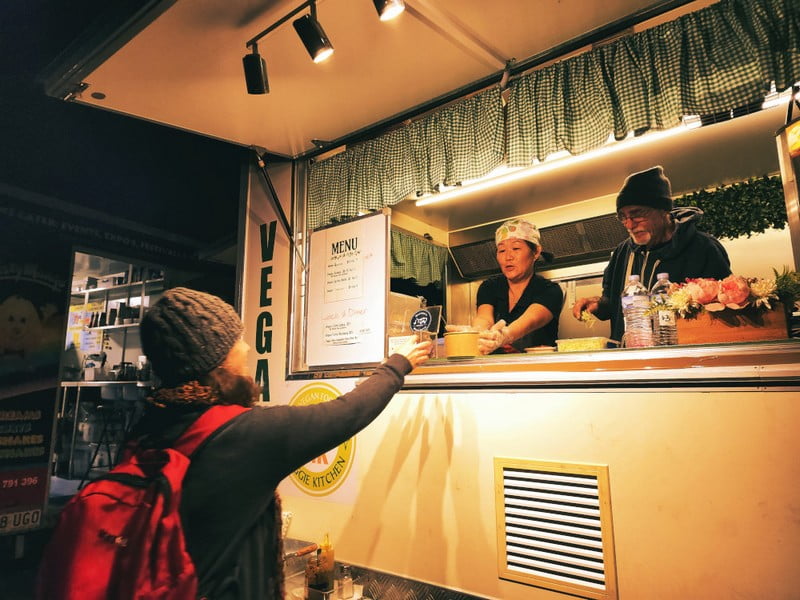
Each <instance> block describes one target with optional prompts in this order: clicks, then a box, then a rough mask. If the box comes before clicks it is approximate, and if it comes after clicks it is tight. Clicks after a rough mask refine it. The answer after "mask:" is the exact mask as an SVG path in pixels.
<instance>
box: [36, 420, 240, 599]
mask: <svg viewBox="0 0 800 600" xmlns="http://www.w3.org/2000/svg"><path fill="white" fill-rule="evenodd" d="M246 410H248V409H247V408H244V407H242V406H222V405H217V406H213V407H211V408H210V409H208V410H207V411H206V412H204V413H203V414H202V415H201V416H200V417H199V418H198V419H197V420H196V421H195V422H194V423H193V424H192V425H191V426H190V427H189V428H188V429H187V430H186V431H185V432H184V433H183V434H182V435H181V436H180V437H179V438H178V439H177V440H176V442H175V444H174V445H173V447H172V448H166V449H160V448H156V449H141V448H135V447H134V448H133V449H132V450H131V451H129V452H127V453H126V456H125V457H124V458H123V460H122V461H121V462H120V464H119V465H117V466H116V467H114V468H113V469H112V470H111V471H110V472H109V473H108V474H107V475H105V476H103V477H101V478H99V479H96V480H94V481H92V482H90V483H89V484H87V485H86V487H84V488H83V489H82V490H81V491H80V492H79V493H78V494H76V495H75V496H74V497H72V498H71V499H70V501H69V502H68V503H67V505H66V506H65V507H64V509H63V510H62V512H61V514H60V516H59V519H58V524H57V526H56V529H55V531H54V532H53V537H52V538H51V540H50V542H49V543H48V545H47V547H46V549H45V552H44V556H43V558H42V562H41V564H40V566H39V574H38V580H37V583H36V598H39V599H41V600H62V599H63V600H126V599H137V600H156V599H159V600H167V599H181V600H183V599H187V600H188V599H190V598H197V574H196V572H195V568H194V564H193V563H192V559H191V558H190V557H189V554H188V552H187V551H186V542H185V540H184V537H183V528H182V526H181V519H180V515H179V513H178V508H179V507H180V501H181V485H182V482H183V477H184V475H185V474H186V470H187V469H188V467H189V463H190V460H189V457H190V456H191V454H192V453H193V452H194V451H195V450H196V449H197V447H198V446H199V445H200V444H202V443H203V442H204V441H205V440H206V439H208V437H209V436H210V435H211V434H212V433H214V432H215V431H216V430H217V429H219V428H220V427H221V426H222V425H224V424H225V423H227V422H228V421H230V420H231V419H233V418H234V417H235V416H237V415H239V414H241V413H242V412H244V411H246Z"/></svg>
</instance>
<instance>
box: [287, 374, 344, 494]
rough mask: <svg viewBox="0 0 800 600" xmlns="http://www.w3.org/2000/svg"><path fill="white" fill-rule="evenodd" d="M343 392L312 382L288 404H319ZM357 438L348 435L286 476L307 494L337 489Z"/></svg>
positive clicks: (328, 492) (341, 481)
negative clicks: (344, 439)
mask: <svg viewBox="0 0 800 600" xmlns="http://www.w3.org/2000/svg"><path fill="white" fill-rule="evenodd" d="M341 395H342V394H341V393H340V392H339V390H337V389H336V388H335V387H333V386H331V385H328V384H325V383H312V384H309V385H307V386H305V387H303V388H301V389H300V390H299V391H298V392H297V393H296V394H295V395H294V396H293V397H292V399H291V400H290V401H289V405H290V406H307V405H309V404H319V403H320V402H328V401H329V400H333V399H334V398H338V397H339V396H341ZM355 445H356V439H355V438H354V437H353V438H350V439H349V440H346V441H345V442H343V443H342V444H340V445H339V446H337V447H336V448H332V449H331V450H328V451H327V452H326V453H324V454H322V455H321V456H318V457H317V458H315V459H314V460H312V461H311V462H309V463H306V464H305V465H303V466H302V467H300V468H299V469H297V470H296V471H295V472H294V473H292V474H291V475H289V479H291V480H292V482H293V483H294V484H295V485H296V486H297V487H299V488H300V489H301V490H303V491H304V492H306V493H307V494H312V495H314V496H325V495H327V494H330V493H331V492H333V491H334V490H336V489H337V488H338V487H339V486H340V485H342V483H344V480H345V479H346V478H347V474H348V473H349V472H350V468H351V467H352V466H353V453H354V451H355Z"/></svg>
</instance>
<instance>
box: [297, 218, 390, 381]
mask: <svg viewBox="0 0 800 600" xmlns="http://www.w3.org/2000/svg"><path fill="white" fill-rule="evenodd" d="M389 243H390V237H389V214H388V211H387V212H386V213H384V212H381V213H375V214H372V215H369V216H367V217H362V218H359V219H356V220H353V221H349V222H347V223H343V224H341V225H335V226H332V227H327V228H325V229H320V230H318V231H315V232H313V233H312V234H311V240H310V258H309V262H308V304H307V306H308V314H307V321H306V323H307V328H306V363H307V364H308V366H325V365H346V364H357V363H374V362H380V361H381V360H383V358H384V356H385V353H386V298H387V294H388V281H389V279H388V275H387V274H388V264H389V263H388V261H389V252H388V249H389Z"/></svg>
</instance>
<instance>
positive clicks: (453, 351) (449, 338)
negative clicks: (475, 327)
mask: <svg viewBox="0 0 800 600" xmlns="http://www.w3.org/2000/svg"><path fill="white" fill-rule="evenodd" d="M444 352H445V355H446V356H447V358H474V357H475V356H478V332H477V331H448V332H447V333H445V334H444Z"/></svg>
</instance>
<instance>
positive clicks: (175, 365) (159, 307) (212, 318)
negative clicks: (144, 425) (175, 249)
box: [141, 287, 244, 387]
mask: <svg viewBox="0 0 800 600" xmlns="http://www.w3.org/2000/svg"><path fill="white" fill-rule="evenodd" d="M243 330H244V327H243V325H242V321H241V319H240V318H239V315H237V314H236V311H235V310H234V309H233V307H232V306H231V305H230V304H228V303H227V302H225V301H224V300H222V298H218V297H217V296H212V295H211V294H206V293H204V292H198V291H196V290H190V289H188V288H183V287H177V288H173V289H171V290H167V291H166V292H165V293H164V295H163V296H162V297H161V299H160V300H159V301H158V302H156V303H155V304H154V305H153V306H151V307H150V309H149V310H148V311H147V313H146V314H145V316H144V318H143V319H142V324H141V335H142V351H143V352H144V353H145V354H146V355H147V358H148V359H149V360H150V363H151V364H152V366H153V370H154V371H155V373H156V374H157V375H158V376H159V377H160V378H161V381H162V383H163V384H164V385H165V386H167V387H174V386H176V385H178V384H180V383H185V382H187V381H192V380H194V379H197V378H198V377H200V376H201V375H203V374H205V373H208V372H209V371H211V370H212V369H214V368H216V367H218V366H219V365H220V364H221V363H222V361H223V360H225V357H226V356H227V355H228V353H229V352H230V350H231V348H233V346H234V344H236V342H237V341H238V340H239V338H240V337H241V335H242V331H243Z"/></svg>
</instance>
